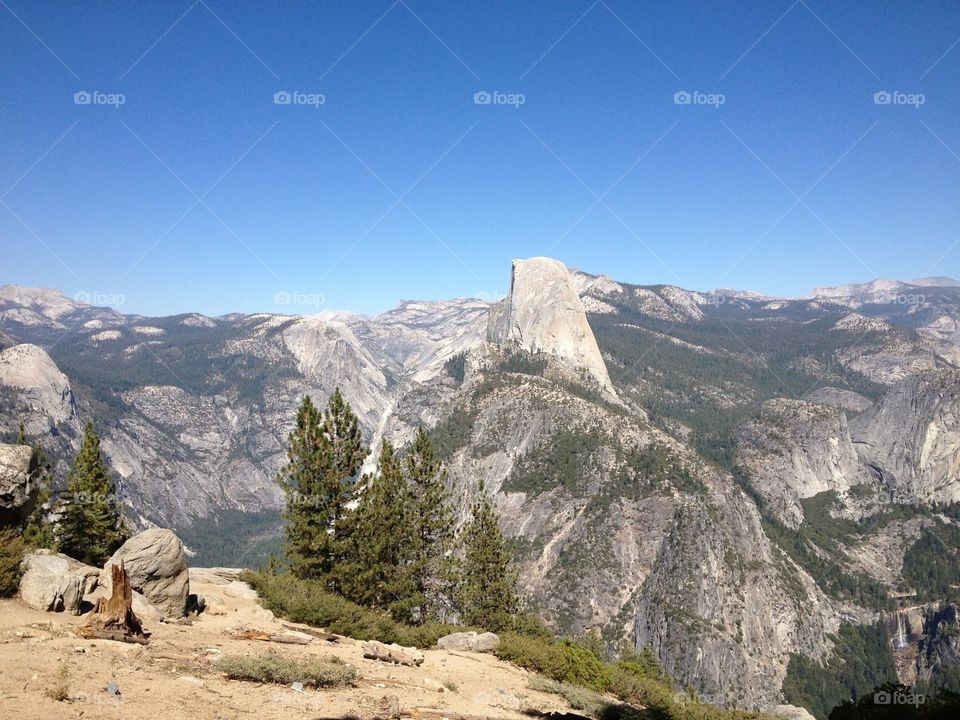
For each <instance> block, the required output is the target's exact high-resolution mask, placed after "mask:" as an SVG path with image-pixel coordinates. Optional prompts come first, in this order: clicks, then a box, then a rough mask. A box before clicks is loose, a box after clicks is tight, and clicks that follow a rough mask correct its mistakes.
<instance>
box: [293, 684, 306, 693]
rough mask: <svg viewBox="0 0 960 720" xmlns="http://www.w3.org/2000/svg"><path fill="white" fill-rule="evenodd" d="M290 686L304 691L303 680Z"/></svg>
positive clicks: (298, 690)
mask: <svg viewBox="0 0 960 720" xmlns="http://www.w3.org/2000/svg"><path fill="white" fill-rule="evenodd" d="M290 687H291V688H293V689H294V690H296V691H297V692H301V693H302V692H304V690H303V683H302V682H295V683H293V684H292V685H291V686H290Z"/></svg>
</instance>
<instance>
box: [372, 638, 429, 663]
mask: <svg viewBox="0 0 960 720" xmlns="http://www.w3.org/2000/svg"><path fill="white" fill-rule="evenodd" d="M360 649H361V650H362V651H363V656H364V657H365V658H367V659H368V660H379V661H380V662H386V663H393V664H394V665H406V666H408V667H419V666H420V665H422V664H423V654H422V653H416V655H414V654H411V653H410V652H408V651H405V649H404V648H401V647H400V646H399V645H385V644H384V643H382V642H379V641H377V640H371V641H370V642H365V643H361V645H360Z"/></svg>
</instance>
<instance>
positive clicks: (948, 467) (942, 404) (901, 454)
mask: <svg viewBox="0 0 960 720" xmlns="http://www.w3.org/2000/svg"><path fill="white" fill-rule="evenodd" d="M850 429H851V434H852V436H853V441H854V443H855V446H856V448H857V452H858V453H859V455H860V457H861V458H862V459H863V460H864V462H866V463H867V464H868V465H869V466H870V467H871V468H872V469H873V471H874V473H875V474H876V475H877V476H878V478H879V479H881V480H882V481H883V483H884V484H885V485H886V487H887V488H888V489H889V490H890V492H891V493H893V494H894V495H895V496H898V497H902V498H908V499H918V500H923V501H926V502H955V501H957V500H960V371H958V370H938V371H935V372H929V373H922V374H919V375H914V376H911V377H909V378H907V379H906V380H904V381H902V382H900V383H897V384H896V385H894V386H893V387H892V388H890V389H889V390H888V391H887V392H886V394H885V395H884V396H883V398H882V399H881V400H880V402H878V403H877V404H876V405H874V406H873V407H872V408H870V409H869V410H867V411H866V412H865V413H863V414H862V415H859V416H858V417H856V418H855V419H854V420H852V421H851V423H850Z"/></svg>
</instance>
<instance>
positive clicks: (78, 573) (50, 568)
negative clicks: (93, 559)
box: [20, 550, 100, 615]
mask: <svg viewBox="0 0 960 720" xmlns="http://www.w3.org/2000/svg"><path fill="white" fill-rule="evenodd" d="M21 570H22V571H23V576H22V577H21V578H20V598H21V599H22V600H23V601H24V602H25V603H26V604H27V605H29V606H30V607H32V608H35V609H37V610H45V611H48V612H68V613H73V614H74V615H79V614H80V605H81V602H82V601H83V596H84V595H86V594H87V593H89V592H91V591H92V590H93V589H94V587H95V586H96V584H97V577H98V575H99V573H100V571H99V570H98V569H97V568H95V567H91V566H89V565H84V564H83V563H82V562H79V561H78V560H74V559H73V558H71V557H67V556H66V555H61V554H59V553H51V552H50V551H48V550H40V551H37V552H35V553H30V554H29V555H27V556H26V557H25V558H24V559H23V563H22V565H21Z"/></svg>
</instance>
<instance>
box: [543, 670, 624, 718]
mask: <svg viewBox="0 0 960 720" xmlns="http://www.w3.org/2000/svg"><path fill="white" fill-rule="evenodd" d="M530 689H531V690H537V691H538V692H545V693H552V694H553V695H559V696H560V697H562V698H563V699H564V700H566V701H567V703H568V704H569V705H570V707H572V708H573V709H574V710H581V711H582V712H585V713H587V714H588V715H593V716H594V717H597V716H599V715H600V713H601V712H603V710H604V709H606V707H607V706H608V705H609V704H610V703H608V702H607V701H606V700H604V699H603V698H602V697H601V696H600V695H599V694H598V693H595V692H593V691H592V690H587V689H586V688H582V687H577V686H576V685H569V684H567V683H562V682H557V681H556V680H551V679H550V678H545V677H543V676H542V675H534V676H533V677H532V678H530Z"/></svg>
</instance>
